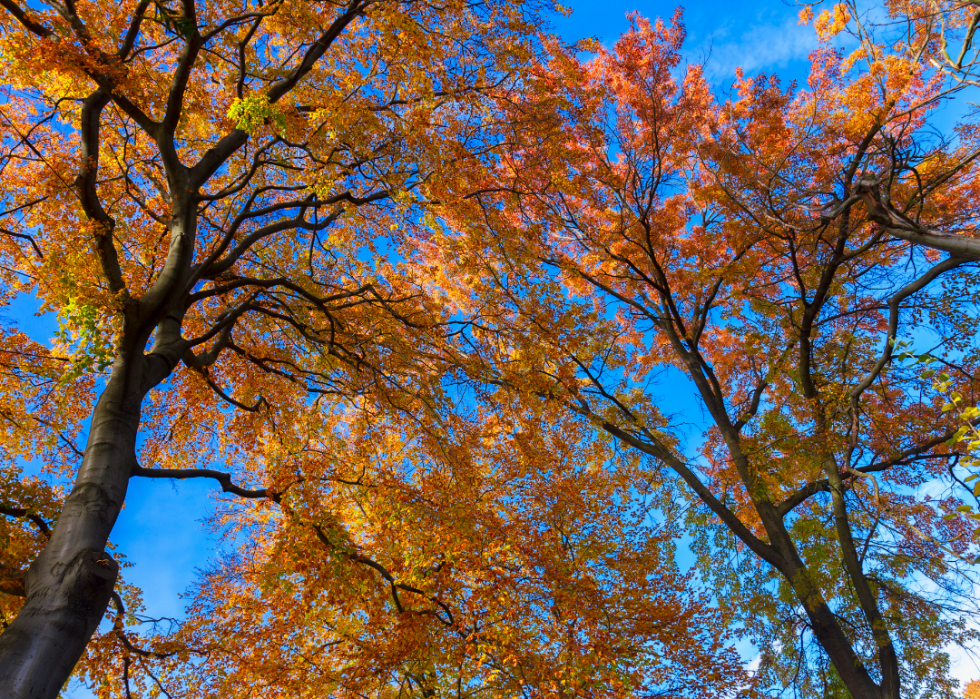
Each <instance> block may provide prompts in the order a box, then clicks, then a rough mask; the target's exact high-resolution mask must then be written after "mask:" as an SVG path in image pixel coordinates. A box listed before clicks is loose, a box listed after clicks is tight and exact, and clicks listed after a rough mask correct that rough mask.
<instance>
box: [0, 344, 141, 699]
mask: <svg viewBox="0 0 980 699" xmlns="http://www.w3.org/2000/svg"><path fill="white" fill-rule="evenodd" d="M138 354H139V355H141V354H142V353H141V352H140V353H138ZM132 364H136V367H133V366H132ZM140 364H141V362H139V361H137V362H127V361H125V360H122V359H117V360H116V363H115V365H114V366H113V370H112V374H111V375H110V378H109V381H108V383H107V385H106V389H105V391H104V392H103V394H102V396H101V397H100V398H99V401H98V403H97V404H96V406H95V410H94V412H93V414H92V425H91V428H90V430H89V438H88V444H87V445H86V448H85V456H84V458H83V460H82V466H81V469H80V470H79V472H78V476H77V478H76V479H75V485H74V487H73V488H72V491H71V493H70V494H69V495H68V498H67V499H66V500H65V504H64V508H63V509H62V511H61V514H60V516H59V517H58V522H57V524H56V526H55V528H54V531H53V532H52V534H51V540H50V541H49V542H48V545H47V546H46V547H45V548H44V551H42V552H41V555H40V556H38V558H37V560H35V561H34V563H33V564H31V567H30V568H29V570H28V572H27V576H26V579H25V592H26V594H27V600H26V603H25V604H24V607H23V609H22V610H21V611H20V613H19V614H18V615H17V617H16V618H15V619H14V621H13V623H11V624H10V626H9V627H8V628H7V629H6V630H5V631H4V632H3V634H2V635H0V699H56V697H57V696H58V693H59V692H60V691H61V689H62V687H63V686H64V684H65V682H66V681H67V680H68V677H69V676H70V675H71V672H72V670H73V669H74V667H75V664H76V663H77V662H78V659H79V658H80V657H81V656H82V653H83V652H84V651H85V646H86V645H87V644H88V641H89V639H90V638H91V636H92V634H93V633H95V630H96V628H97V627H98V625H99V623H100V621H101V620H102V617H103V615H104V614H105V610H106V607H107V606H108V604H109V598H110V595H111V593H112V590H113V587H114V586H115V582H116V576H117V574H118V572H119V566H118V564H117V563H116V562H115V561H114V560H113V559H112V558H111V557H110V556H109V554H108V553H106V551H105V546H106V543H107V542H108V539H109V533H110V532H111V531H112V527H113V525H114V524H115V522H116V517H117V516H118V515H119V511H120V509H121V508H122V504H123V500H124V499H125V496H126V488H127V486H128V484H129V476H130V473H131V471H132V468H133V465H134V463H135V456H136V434H137V431H138V429H139V422H140V406H141V403H142V398H143V395H144V393H143V391H141V390H140V381H139V377H140V374H141V373H142V371H141V369H142V367H141V366H140Z"/></svg>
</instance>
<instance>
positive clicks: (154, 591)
mask: <svg viewBox="0 0 980 699" xmlns="http://www.w3.org/2000/svg"><path fill="white" fill-rule="evenodd" d="M566 1H567V0H566ZM568 4H569V5H570V6H571V8H572V10H573V14H572V15H571V16H570V17H559V18H556V21H555V28H556V30H557V31H558V32H559V33H560V34H561V36H562V37H563V38H565V39H566V40H568V41H574V40H577V39H581V38H584V37H597V38H598V39H599V40H600V41H601V42H602V43H603V44H605V45H607V46H609V45H611V44H612V43H613V42H614V41H615V39H616V37H617V36H619V35H620V34H621V33H622V32H623V31H625V30H626V29H627V28H628V26H629V23H628V21H627V19H626V14H627V12H631V11H637V12H639V13H640V14H642V15H645V16H647V17H651V18H652V17H656V16H660V17H664V18H667V17H670V16H671V15H672V14H673V12H674V9H675V7H676V5H675V4H674V3H671V2H648V3H639V2H636V1H635V0H629V1H625V2H624V0H603V1H602V2H599V1H597V0H573V1H572V2H570V3H568ZM797 12H798V8H797V7H795V6H792V5H787V4H785V3H784V2H782V1H781V0H762V1H759V0H726V2H701V3H697V4H693V5H689V6H687V7H686V10H685V24H686V26H687V30H688V43H687V48H686V51H685V54H686V56H687V58H688V60H689V61H691V62H704V63H705V75H706V76H707V78H708V80H709V81H710V82H711V84H712V86H713V87H714V89H715V90H716V91H718V92H719V93H724V92H725V90H726V88H727V87H728V86H729V85H730V84H731V81H732V79H733V78H734V75H735V69H736V67H737V66H741V67H742V68H743V69H744V70H745V72H746V73H748V74H754V73H760V72H764V73H778V74H779V75H780V76H781V77H782V79H783V82H784V84H788V82H789V81H790V80H797V81H803V80H805V78H806V74H807V67H808V66H807V54H808V53H809V52H810V51H811V50H813V48H815V47H816V38H815V36H814V33H813V30H812V28H810V27H803V26H800V25H799V24H798V22H797ZM35 310H36V304H34V303H32V302H31V301H30V300H29V299H21V300H19V301H17V302H15V303H14V304H12V305H11V306H9V307H7V308H6V309H3V315H4V316H5V318H6V319H9V320H14V321H16V322H17V323H18V324H19V325H20V327H21V328H22V329H23V330H24V331H25V332H27V333H28V334H30V335H32V336H34V337H35V338H36V339H39V340H42V341H46V340H47V339H48V338H50V337H52V336H53V334H54V322H53V319H52V318H51V317H50V316H48V317H43V318H38V317H35V315H34V311H35ZM216 497H217V495H216V489H215V487H214V484H213V483H211V482H206V481H188V482H180V483H170V482H166V481H161V480H147V479H133V481H132V482H131V485H130V490H129V495H128V498H127V502H126V506H125V508H124V510H123V512H122V514H121V515H120V518H119V520H118V523H117V525H116V529H115V530H114V532H113V536H112V540H113V542H114V543H115V544H116V545H117V546H118V547H119V550H120V551H121V552H124V553H125V555H126V556H127V558H128V560H129V562H130V563H132V564H133V567H131V568H129V569H127V570H126V571H124V575H125V578H126V579H127V581H128V582H130V583H134V584H136V585H138V586H139V587H141V588H142V589H143V591H144V596H145V602H146V606H147V613H148V614H149V615H151V616H157V617H159V616H173V617H179V616H181V614H182V609H183V606H184V601H183V600H182V599H181V595H182V593H184V591H185V590H187V589H188V587H189V586H190V584H191V583H192V581H193V580H194V578H195V571H197V570H198V569H201V568H205V567H206V566H207V565H208V562H209V560H210V558H211V556H212V554H213V552H214V547H215V539H214V538H213V537H212V536H211V535H210V534H209V533H208V531H207V528H206V526H205V524H204V521H203V520H204V518H206V517H207V515H208V514H209V513H210V512H212V511H213V509H214V503H215V500H216ZM955 674H956V675H958V676H959V677H960V678H961V679H962V680H967V679H970V678H972V677H976V676H980V670H977V669H976V667H974V666H973V665H972V664H971V663H970V662H969V661H966V660H963V661H961V662H959V663H958V665H957V668H956V673H955ZM72 695H73V696H74V697H76V698H77V699H82V698H83V697H88V696H91V694H90V693H89V692H87V691H86V690H84V689H81V688H75V689H74V690H73V691H72Z"/></svg>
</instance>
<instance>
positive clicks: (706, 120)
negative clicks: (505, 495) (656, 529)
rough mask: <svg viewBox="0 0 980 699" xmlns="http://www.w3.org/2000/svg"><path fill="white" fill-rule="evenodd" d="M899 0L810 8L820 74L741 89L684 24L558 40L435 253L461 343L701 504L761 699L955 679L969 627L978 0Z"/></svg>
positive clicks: (452, 348) (457, 349) (459, 351)
mask: <svg viewBox="0 0 980 699" xmlns="http://www.w3.org/2000/svg"><path fill="white" fill-rule="evenodd" d="M875 9H876V11H880V8H875ZM888 12H889V13H890V14H889V17H888V21H887V22H885V21H883V22H882V23H881V24H880V25H878V26H875V25H874V24H872V21H871V19H870V17H873V16H874V14H873V13H870V14H869V13H865V12H863V8H859V7H857V6H856V5H854V4H849V3H843V4H838V5H835V6H834V7H832V8H828V9H825V10H824V11H822V12H821V13H820V14H819V15H817V16H816V17H814V16H813V12H812V10H811V9H809V8H805V9H804V11H803V12H802V14H801V21H804V22H810V23H812V24H813V26H814V28H815V30H816V31H817V32H818V33H819V35H820V37H821V40H822V44H821V46H820V48H819V49H818V50H816V51H815V52H814V53H813V54H812V55H811V70H810V76H809V78H808V80H807V82H806V83H805V84H804V85H801V86H795V85H789V86H786V87H784V86H783V85H781V84H780V82H779V81H778V79H777V78H776V77H767V76H758V77H754V78H752V77H747V76H744V75H742V74H739V76H738V78H737V79H736V81H735V83H734V84H733V86H732V94H731V96H730V97H729V98H728V99H725V100H717V99H716V98H715V97H714V96H713V94H712V92H711V90H710V89H709V86H708V85H707V84H706V82H705V80H704V78H703V76H702V73H701V69H700V66H698V65H689V66H688V67H687V70H686V72H683V71H681V55H680V50H681V46H682V43H683V39H684V29H683V25H682V24H681V21H680V16H679V15H676V16H675V17H674V19H673V21H672V22H671V23H670V24H665V23H662V22H659V21H658V22H656V23H651V22H648V21H647V20H644V19H642V18H639V17H636V18H634V20H633V27H632V29H631V30H630V31H629V32H627V33H626V34H625V35H624V36H623V37H622V38H621V39H620V40H619V41H618V42H617V43H616V45H615V47H614V48H612V49H609V50H606V49H604V48H602V47H601V46H592V47H591V48H592V49H593V51H594V52H595V58H593V59H590V60H588V61H581V60H579V59H578V57H577V56H576V55H575V54H574V53H571V52H566V53H562V52H561V51H558V50H556V51H555V52H554V53H553V54H552V58H551V60H550V62H549V63H548V64H547V65H546V66H543V67H542V68H541V70H540V72H539V74H538V77H539V80H540V83H541V84H542V85H543V86H544V87H543V88H542V90H541V91H540V92H537V93H532V94H531V95H530V96H529V97H528V99H526V100H524V101H522V102H521V103H519V104H515V105H514V110H515V112H519V113H521V114H523V115H528V114H534V115H535V116H536V119H535V121H536V123H538V124H539V128H538V129H536V130H534V131H533V132H523V133H520V134H518V133H515V134H513V136H512V140H513V142H514V143H515V146H514V147H513V148H512V149H511V150H510V151H509V154H508V155H507V156H506V157H504V158H503V159H502V161H501V164H500V166H499V168H498V173H499V172H504V173H506V177H507V178H508V179H507V181H506V182H505V183H504V184H501V183H499V182H496V183H494V184H495V188H493V189H492V188H491V183H490V181H489V180H488V181H485V182H483V183H482V187H481V185H480V183H475V182H468V183H467V187H466V188H465V190H461V192H460V195H459V196H457V198H455V199H453V197H452V193H451V192H447V193H446V194H445V195H444V199H445V201H446V202H451V205H447V208H448V209H451V211H452V214H450V215H447V218H446V220H447V221H449V223H448V224H447V225H445V226H444V227H442V228H441V229H440V233H439V235H438V236H436V237H434V238H433V239H432V240H431V241H427V243H426V245H427V247H426V248H425V251H424V252H425V254H427V255H428V256H429V259H430V260H431V262H430V264H431V266H432V267H433V269H438V270H439V271H440V273H441V274H442V277H441V281H440V284H441V285H442V286H443V287H444V288H446V289H453V292H452V298H453V299H454V300H455V302H456V303H457V307H458V308H459V311H460V313H465V314H466V315H467V316H468V317H469V318H470V319H471V320H470V324H469V325H468V326H467V327H466V328H465V330H463V331H461V333H460V335H459V336H457V337H456V338H455V340H454V342H452V343H450V344H448V345H445V346H444V353H445V355H446V356H447V357H451V358H452V361H454V362H456V363H457V364H458V365H459V366H461V367H465V369H466V371H467V372H468V374H469V375H470V376H471V377H472V379H473V380H474V381H475V382H477V383H478V384H482V385H484V386H488V387H497V390H499V391H500V392H502V393H508V394H509V393H513V394H515V395H522V396H525V398H526V399H527V400H539V401H544V402H549V403H554V404H555V405H560V406H563V407H564V408H565V409H566V410H567V411H568V413H569V414H570V415H575V416H579V418H580V419H581V420H583V421H588V422H589V423H591V424H592V425H594V427H595V429H597V430H600V431H603V432H605V433H606V434H607V435H608V436H609V438H610V439H613V440H615V441H616V442H617V443H618V444H620V445H621V446H622V447H623V448H627V449H631V450H635V451H636V452H638V453H640V454H643V455H644V456H645V457H647V458H648V459H649V461H650V463H651V464H653V465H656V466H658V467H659V468H660V469H661V470H660V472H659V473H657V475H655V476H651V477H652V478H653V482H656V483H659V484H661V486H662V487H672V485H671V484H676V488H677V492H678V493H679V496H683V497H684V498H686V499H687V500H688V501H689V502H690V503H691V509H690V511H689V514H688V524H689V525H690V527H689V529H688V531H689V533H690V535H691V536H692V537H693V542H694V543H693V545H692V548H693V551H694V553H695V554H696V556H697V558H698V567H699V569H700V570H701V571H702V573H703V575H705V576H706V578H708V579H710V580H712V581H713V583H714V590H715V593H716V594H717V595H718V596H719V600H720V601H721V603H722V605H723V606H724V607H725V608H726V609H728V610H729V611H730V612H731V613H733V614H734V615H735V617H737V618H739V619H741V623H742V624H743V627H742V628H743V629H744V632H745V634H746V635H747V636H748V637H750V638H751V639H752V640H753V641H754V643H755V644H756V645H757V647H759V649H760V651H761V657H760V666H759V670H758V674H757V676H756V682H757V684H756V685H755V687H756V689H757V690H759V691H763V690H766V689H770V688H772V689H774V690H776V691H778V690H787V689H788V690H790V691H792V692H794V693H795V695H796V696H803V697H812V696H834V697H838V696H840V697H845V696H850V697H856V698H860V699H878V698H882V699H884V698H887V699H898V698H899V697H912V696H923V697H924V696H944V697H952V696H954V695H953V692H954V691H955V681H953V680H951V679H950V678H949V676H948V674H947V673H948V668H949V660H948V657H947V655H946V653H945V651H944V650H943V649H944V647H945V646H947V644H951V643H959V644H963V645H967V646H969V645H970V644H972V643H975V641H976V630H975V629H972V628H970V626H969V622H970V620H971V619H975V618H976V617H975V614H976V605H975V602H976V592H975V591H976V587H975V585H976V583H977V579H976V563H977V560H978V554H980V550H978V543H980V524H978V521H977V520H978V518H980V515H978V514H977V512H976V510H975V507H976V504H977V503H976V497H977V494H978V492H980V491H978V486H977V485H976V483H975V480H976V478H977V475H978V474H977V473H976V461H975V460H974V459H973V456H972V455H973V454H974V453H975V450H976V449H977V448H978V447H980V441H977V440H975V439H974V438H973V437H968V438H967V439H966V440H965V441H964V439H963V438H964V437H965V436H968V435H972V434H973V432H974V431H975V429H976V424H977V415H978V414H980V413H978V411H977V410H976V408H974V407H972V406H975V405H976V403H977V399H978V396H977V386H978V385H977V381H978V375H977V359H978V354H977V349H978V348H977V345H976V319H977V316H976V310H977V308H976V301H977V289H978V287H977V270H976V262H977V261H980V255H978V252H980V240H978V237H977V235H976V225H977V220H978V218H977V217H978V213H980V212H978V210H977V201H978V198H977V193H978V192H977V187H978V181H977V176H976V175H977V172H976V168H977V157H978V155H980V149H978V141H977V137H978V133H980V132H978V130H977V128H978V126H977V123H976V121H975V118H974V117H975V115H974V114H972V113H970V114H968V115H967V116H965V117H963V118H962V119H961V120H960V121H959V122H957V123H956V124H955V125H954V126H950V127H947V128H944V129H942V130H939V129H938V127H937V126H936V123H937V121H936V119H937V117H936V115H937V111H936V110H937V109H938V107H940V106H942V105H944V104H962V103H963V102H962V101H963V100H967V99H968V97H967V95H968V94H969V90H970V89H972V84H973V78H972V73H971V70H972V67H973V66H975V60H974V59H975V51H976V49H975V47H974V46H973V44H972V39H973V36H974V31H975V29H976V27H977V26H978V20H977V17H978V16H980V15H978V14H977V13H976V12H975V8H974V7H973V6H972V5H956V4H953V3H949V4H942V5H940V6H937V5H936V4H934V3H930V4H929V5H928V7H926V6H925V5H922V6H918V5H906V4H901V3H899V4H889V6H888ZM896 27H897V28H896ZM842 32H843V34H842ZM840 37H844V39H843V40H841V39H840ZM834 41H838V42H839V43H837V44H834V43H833V42H834ZM955 42H959V44H958V46H959V47H960V49H954V48H951V46H953V45H954V44H955ZM958 53H959V54H960V55H959V58H956V55H957V54H958ZM964 56H965V58H964ZM678 74H680V77H675V76H678ZM481 189H482V191H481V192H480V194H479V195H477V196H472V195H469V194H468V193H469V192H472V191H474V190H477V191H479V190H481ZM664 383H665V384H666V386H667V388H665V389H660V390H658V385H663V384H664ZM682 387H683V388H686V389H688V390H689V391H690V392H691V394H692V395H693V396H694V397H695V398H696V400H697V401H698V402H699V403H700V406H701V414H700V415H698V414H694V415H691V414H689V413H684V412H681V408H680V407H679V405H678V402H677V400H676V397H677V395H678V392H679V391H681V390H682ZM702 421H703V423H706V427H705V429H704V435H703V437H701V436H700V435H699V430H697V429H695V430H691V429H686V428H685V426H684V425H685V423H687V425H688V426H690V424H691V423H694V424H695V425H698V424H703V423H702ZM692 431H693V432H694V435H691V432H692ZM688 440H691V441H688Z"/></svg>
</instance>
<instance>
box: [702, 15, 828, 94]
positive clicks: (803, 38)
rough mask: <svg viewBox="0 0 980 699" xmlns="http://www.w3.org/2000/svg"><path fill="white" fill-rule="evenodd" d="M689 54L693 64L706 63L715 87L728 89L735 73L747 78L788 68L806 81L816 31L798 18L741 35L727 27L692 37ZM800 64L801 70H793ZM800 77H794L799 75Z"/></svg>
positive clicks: (763, 25) (760, 25) (759, 26)
mask: <svg viewBox="0 0 980 699" xmlns="http://www.w3.org/2000/svg"><path fill="white" fill-rule="evenodd" d="M692 38H694V39H695V41H694V42H691V47H690V48H689V49H688V50H687V54H688V56H690V58H691V60H692V61H695V62H698V63H701V62H704V73H705V77H706V78H707V79H708V81H709V82H711V83H713V84H715V85H726V84H728V83H730V82H731V80H732V79H733V78H734V77H735V69H736V68H738V67H741V68H742V70H743V71H745V74H746V75H755V74H758V73H762V72H772V71H774V70H776V69H785V68H787V67H794V68H798V69H799V71H790V73H791V75H790V76H788V77H793V78H796V79H798V80H799V79H802V78H805V77H806V65H805V64H804V63H803V61H805V60H806V57H807V55H808V54H809V53H810V52H811V51H812V50H813V49H815V48H816V47H817V37H816V33H815V32H814V31H813V28H812V27H807V26H801V25H800V24H799V23H798V21H797V18H796V17H795V16H790V17H786V18H784V19H781V20H780V21H779V22H774V21H768V22H766V21H761V18H760V21H759V22H758V23H756V24H754V25H751V26H750V27H749V28H748V29H745V30H742V31H740V32H739V33H738V34H733V33H732V28H731V25H730V24H728V23H726V24H723V25H722V26H721V27H719V28H718V29H715V30H714V31H712V32H711V33H710V34H708V35H707V36H704V37H692ZM794 62H800V65H799V66H791V64H793V63H794ZM797 72H798V74H793V73H797Z"/></svg>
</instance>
